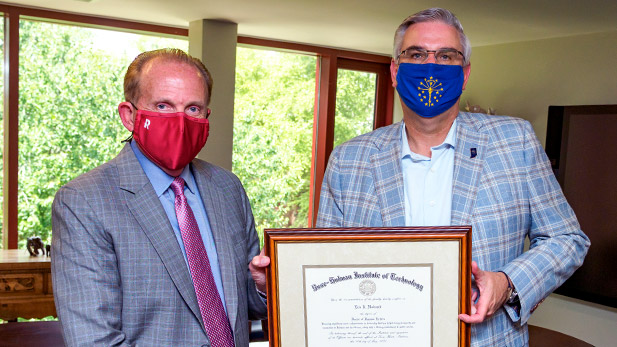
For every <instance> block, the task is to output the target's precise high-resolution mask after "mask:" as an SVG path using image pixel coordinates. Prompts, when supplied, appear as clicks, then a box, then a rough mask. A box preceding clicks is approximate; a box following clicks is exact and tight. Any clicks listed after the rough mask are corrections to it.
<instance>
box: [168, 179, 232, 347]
mask: <svg viewBox="0 0 617 347" xmlns="http://www.w3.org/2000/svg"><path fill="white" fill-rule="evenodd" d="M171 189H172V190H173V191H174V194H175V195H176V199H175V201H174V205H175V207H176V216H177V217H178V225H179V226H180V234H181V235H182V242H183V243H184V249H185V250H186V256H187V258H188V261H189V269H190V271H191V277H192V278H193V285H194V286H195V293H196V294H197V302H198V303H199V311H200V312H201V317H202V318H203V320H204V325H205V327H206V333H207V334H208V338H209V339H210V343H211V344H212V347H233V346H234V340H233V337H232V335H231V329H230V327H229V321H228V320H227V315H226V314H225V309H224V308H223V303H222V302H221V297H220V296H219V292H218V290H217V289H216V284H215V283H214V277H213V276H212V269H211V268H210V261H209V260H208V254H207V253H206V248H205V247H204V243H203V240H202V238H201V234H200V233H199V227H198V226H197V221H196V220H195V216H194V215H193V210H191V207H190V206H189V204H188V202H187V201H186V196H184V180H183V179H182V178H180V177H176V178H175V179H174V181H173V182H172V183H171Z"/></svg>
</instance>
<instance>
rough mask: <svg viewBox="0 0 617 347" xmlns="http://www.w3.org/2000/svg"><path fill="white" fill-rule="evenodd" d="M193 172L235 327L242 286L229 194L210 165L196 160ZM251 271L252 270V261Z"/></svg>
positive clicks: (228, 313)
mask: <svg viewBox="0 0 617 347" xmlns="http://www.w3.org/2000/svg"><path fill="white" fill-rule="evenodd" d="M192 165H193V176H194V177H195V182H196V183H197V187H198V189H199V194H200V195H201V197H202V199H203V203H204V207H205V209H206V213H207V215H208V221H209V222H210V229H211V230H212V237H213V238H214V244H215V246H216V254H217V257H218V261H219V266H220V269H221V278H222V280H223V292H224V293H225V306H226V308H227V317H228V318H229V324H230V325H231V327H232V329H233V327H235V326H236V319H237V315H238V301H237V300H236V299H235V298H237V297H238V288H237V286H236V277H237V276H236V262H235V261H234V258H233V257H234V250H233V249H232V245H231V244H230V242H229V235H226V233H227V232H228V230H229V227H227V225H226V222H225V220H226V219H225V216H224V214H223V213H224V211H225V208H226V206H225V200H224V199H223V195H222V194H225V193H224V192H222V191H221V190H220V187H217V186H216V185H215V184H213V183H212V179H211V172H210V170H209V168H208V167H207V166H206V165H205V164H204V163H203V162H199V161H193V163H192ZM246 265H247V271H248V264H246Z"/></svg>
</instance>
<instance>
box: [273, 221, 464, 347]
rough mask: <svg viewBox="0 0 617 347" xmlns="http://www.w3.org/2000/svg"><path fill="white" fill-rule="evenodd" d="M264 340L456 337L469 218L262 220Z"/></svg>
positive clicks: (373, 341) (459, 342) (422, 342)
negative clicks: (415, 223) (322, 223)
mask: <svg viewBox="0 0 617 347" xmlns="http://www.w3.org/2000/svg"><path fill="white" fill-rule="evenodd" d="M264 244H265V245H264V246H265V254H266V255H267V256H269V257H270V259H271V263H270V267H269V268H268V269H267V280H268V331H269V340H270V346H274V347H298V346H304V347H313V346H324V345H327V346H331V347H339V346H357V345H358V344H365V345H371V346H377V347H379V346H399V345H410V344H409V343H410V342H412V344H411V345H414V346H431V347H442V346H459V347H466V346H469V343H470V328H469V325H468V324H465V323H463V322H461V321H459V320H458V314H459V313H468V314H469V313H470V310H471V307H470V295H471V226H448V227H391V228H323V229H265V230H264Z"/></svg>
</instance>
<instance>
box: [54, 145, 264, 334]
mask: <svg viewBox="0 0 617 347" xmlns="http://www.w3.org/2000/svg"><path fill="white" fill-rule="evenodd" d="M192 169H193V175H194V177H195V181H196V182H197V186H198V189H199V192H200V194H201V196H202V198H203V199H204V201H203V202H204V206H205V208H206V211H207V213H208V218H209V220H210V224H211V228H212V233H213V236H214V240H215V245H216V250H217V255H218V259H219V262H220V264H219V265H220V269H221V275H222V279H223V290H224V292H225V305H226V308H227V313H228V317H229V321H230V324H231V327H232V331H233V334H234V338H235V342H236V346H248V339H249V337H248V336H249V331H248V318H251V319H258V318H259V319H260V318H263V317H264V316H265V315H266V306H265V303H264V302H263V300H262V299H261V298H260V297H259V295H258V293H257V292H256V288H255V284H254V282H253V280H252V277H251V275H250V273H249V271H248V264H249V261H250V260H251V259H252V257H253V256H254V255H256V254H258V252H259V240H258V238H257V234H256V232H255V227H254V221H253V215H252V213H251V207H250V205H249V201H248V199H247V196H246V194H245V192H244V189H243V188H242V185H241V184H240V181H239V180H238V179H237V178H236V176H234V175H233V174H232V173H230V172H228V171H226V170H223V169H221V168H219V167H216V166H214V165H211V164H209V163H206V162H204V161H201V160H193V162H192ZM52 222H53V238H52V240H53V241H52V253H53V256H52V279H53V287H54V297H55V303H56V309H57V312H58V318H59V319H60V323H61V324H62V329H63V335H64V339H65V341H66V344H67V345H68V346H210V342H209V340H208V337H207V336H206V332H205V328H204V326H203V322H202V319H201V315H200V312H199V306H198V304H197V297H196V295H195V290H194V288H193V282H192V280H191V275H190V273H189V270H188V267H187V265H186V262H185V260H184V256H183V254H182V251H181V250H180V246H179V245H178V241H177V240H176V238H175V236H174V232H173V229H172V227H171V224H170V222H169V220H168V218H167V215H166V214H165V211H164V209H163V207H162V205H161V203H160V201H159V198H158V197H157V195H156V193H155V192H154V189H153V188H152V185H151V184H150V181H149V180H148V178H147V176H146V175H145V173H144V172H143V170H142V168H141V166H140V165H139V162H138V161H137V158H136V157H135V155H134V153H133V151H132V150H131V148H130V146H129V145H128V144H127V145H126V146H125V147H124V148H123V149H122V151H121V152H120V154H118V156H117V157H116V158H114V159H113V160H111V161H110V162H108V163H106V164H103V165H102V166H100V167H98V168H96V169H94V170H92V171H90V172H88V173H86V174H84V175H82V176H80V177H78V178H76V179H75V180H73V181H71V182H70V183H68V184H67V185H65V186H64V187H62V188H61V189H60V190H59V191H58V193H57V194H56V197H55V200H54V203H53V210H52Z"/></svg>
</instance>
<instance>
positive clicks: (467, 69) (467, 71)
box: [463, 63, 471, 90]
mask: <svg viewBox="0 0 617 347" xmlns="http://www.w3.org/2000/svg"><path fill="white" fill-rule="evenodd" d="M470 73H471V63H469V65H467V66H464V67H463V76H464V78H465V80H464V82H463V90H465V86H466V85H467V81H468V80H469V74H470Z"/></svg>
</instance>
